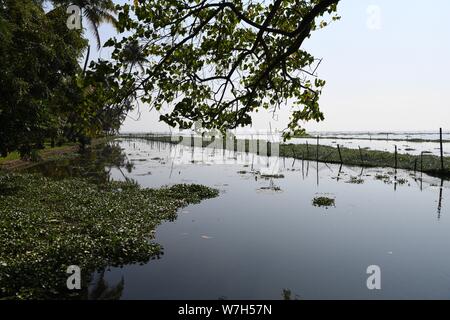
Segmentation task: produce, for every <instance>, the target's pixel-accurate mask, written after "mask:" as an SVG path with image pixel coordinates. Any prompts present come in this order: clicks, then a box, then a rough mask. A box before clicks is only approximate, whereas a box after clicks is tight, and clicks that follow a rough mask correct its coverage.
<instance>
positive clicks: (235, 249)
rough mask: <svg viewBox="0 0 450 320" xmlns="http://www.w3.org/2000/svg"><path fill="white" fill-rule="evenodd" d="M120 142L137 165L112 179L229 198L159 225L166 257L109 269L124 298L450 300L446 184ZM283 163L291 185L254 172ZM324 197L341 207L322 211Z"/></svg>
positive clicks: (192, 208)
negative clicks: (374, 279) (375, 276)
mask: <svg viewBox="0 0 450 320" xmlns="http://www.w3.org/2000/svg"><path fill="white" fill-rule="evenodd" d="M120 145H121V147H122V148H123V149H124V152H125V153H126V154H127V158H128V160H129V161H130V162H132V163H133V165H134V166H133V168H132V169H131V170H129V171H131V172H129V171H127V170H125V169H124V168H121V169H120V170H119V169H118V168H111V174H112V177H113V178H115V179H118V180H121V179H124V178H125V177H127V178H132V179H134V180H136V181H137V182H139V184H140V185H142V186H143V187H160V186H163V185H172V184H177V183H201V184H205V185H208V186H211V187H215V188H218V189H220V191H221V192H220V196H219V197H217V198H215V199H209V200H206V201H203V202H201V203H200V204H197V205H191V206H189V207H186V208H184V209H181V210H180V211H179V215H178V218H177V219H176V221H173V222H164V223H162V224H161V225H160V226H159V227H158V228H157V230H156V236H155V239H154V241H156V242H158V243H160V244H161V245H162V246H163V248H164V255H162V256H160V258H159V259H155V260H150V261H149V262H148V263H147V264H145V265H127V266H125V267H123V268H112V269H110V270H108V271H107V272H106V273H105V279H106V281H107V282H108V284H109V285H110V286H114V285H115V284H117V283H119V282H120V281H121V279H123V281H124V290H123V292H122V298H123V299H282V298H283V290H290V292H291V298H297V299H315V298H320V299H328V298H335V299H345V298H358V299H379V298H400V299H403V298H413V299H414V298H425V299H426V298H439V299H448V298H450V201H449V200H448V199H449V197H450V192H449V189H448V186H449V185H448V183H447V182H443V184H442V185H443V187H442V188H441V181H440V180H436V179H433V178H430V177H427V176H425V175H424V176H423V182H422V183H421V182H420V175H419V174H418V175H417V176H415V177H414V175H413V174H411V173H409V172H406V171H400V172H398V173H397V181H399V182H400V183H395V182H394V181H395V176H394V172H390V170H384V169H370V170H368V169H365V170H363V171H361V169H360V168H357V167H355V168H351V167H342V168H341V170H339V166H335V165H325V164H320V163H319V164H318V165H317V164H316V163H315V162H303V163H302V161H299V160H297V161H295V162H294V161H293V159H277V158H270V159H268V158H259V157H256V156H253V155H245V154H234V153H233V152H228V151H225V152H223V150H211V149H208V148H206V149H201V148H198V149H195V150H192V149H191V148H189V147H181V146H180V147H175V146H171V145H168V144H162V143H152V142H150V141H143V140H128V141H122V142H120ZM268 162H269V163H268ZM277 165H278V167H279V169H280V171H281V173H282V174H283V175H284V178H280V179H263V178H261V177H260V176H258V175H256V174H253V173H251V172H250V171H251V169H252V167H253V170H255V171H257V170H261V169H264V168H267V166H269V167H270V168H276V167H277ZM242 171H245V172H242ZM377 175H388V176H389V177H384V178H382V180H378V179H377V178H376V176H377ZM352 177H356V178H357V179H362V180H363V181H359V182H360V183H359V184H356V183H349V181H350V179H351V178H352ZM379 178H380V179H381V177H379ZM383 180H384V181H383ZM361 182H362V183H361ZM317 196H327V197H331V198H334V199H335V207H330V208H328V209H326V208H323V207H314V206H313V205H312V199H313V198H314V197H317ZM369 265H378V266H380V268H381V275H382V276H381V283H382V289H381V290H373V291H371V290H368V289H367V286H366V280H367V277H368V275H367V274H366V269H367V267H368V266H369Z"/></svg>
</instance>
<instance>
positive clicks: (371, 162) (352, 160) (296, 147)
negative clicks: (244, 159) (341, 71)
mask: <svg viewBox="0 0 450 320" xmlns="http://www.w3.org/2000/svg"><path fill="white" fill-rule="evenodd" d="M121 137H122V138H124V139H125V138H140V139H146V140H154V141H161V142H167V143H173V144H178V143H181V144H183V145H188V146H190V145H194V144H195V145H196V146H203V147H215V148H220V147H223V145H225V147H226V148H227V149H229V150H233V149H234V150H239V151H243V152H247V151H251V150H252V149H251V148H249V145H250V143H252V144H253V145H255V146H256V147H255V148H254V149H253V152H255V151H256V152H259V150H260V148H262V147H266V148H268V150H269V151H268V154H269V155H270V154H271V145H270V143H269V144H268V143H267V141H263V140H259V141H258V142H257V141H256V140H253V141H250V140H241V139H235V140H234V141H235V142H234V144H233V143H231V144H228V145H227V144H223V143H222V141H215V140H214V138H205V139H203V140H202V138H201V137H194V138H193V140H191V138H190V137H183V138H182V137H176V136H174V137H169V136H158V135H151V134H146V135H141V134H136V135H122V136H121ZM231 139H233V138H231ZM215 142H218V143H215ZM238 146H240V149H239V147H238ZM340 150H341V156H342V164H345V165H351V166H361V167H390V168H394V167H395V154H394V153H392V152H386V151H378V150H366V149H361V152H360V151H359V150H358V149H350V148H344V147H341V148H340ZM279 156H280V157H290V158H296V159H303V160H310V161H319V162H326V163H337V164H340V163H341V159H340V157H339V152H338V149H337V148H335V147H331V146H324V145H319V146H318V147H317V145H311V144H309V145H307V144H283V143H282V144H280V145H279ZM361 156H362V157H361ZM440 167H441V162H440V158H439V157H438V156H434V155H431V154H426V153H424V154H423V155H422V157H421V156H420V155H418V156H415V155H409V154H398V155H397V169H406V170H416V171H418V172H424V173H427V174H429V175H432V176H436V177H442V178H446V179H449V178H450V157H444V168H446V170H444V171H441V170H440Z"/></svg>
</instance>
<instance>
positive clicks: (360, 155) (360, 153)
mask: <svg viewBox="0 0 450 320" xmlns="http://www.w3.org/2000/svg"><path fill="white" fill-rule="evenodd" d="M358 149H359V157H360V158H361V164H364V159H363V155H362V151H361V147H360V146H358Z"/></svg>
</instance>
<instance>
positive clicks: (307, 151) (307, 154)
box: [306, 140, 309, 159]
mask: <svg viewBox="0 0 450 320" xmlns="http://www.w3.org/2000/svg"><path fill="white" fill-rule="evenodd" d="M306 159H309V147H308V140H306Z"/></svg>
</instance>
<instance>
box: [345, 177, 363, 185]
mask: <svg viewBox="0 0 450 320" xmlns="http://www.w3.org/2000/svg"><path fill="white" fill-rule="evenodd" d="M347 183H352V184H363V183H364V180H363V179H361V178H359V177H350V179H349V180H348V181H347Z"/></svg>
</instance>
